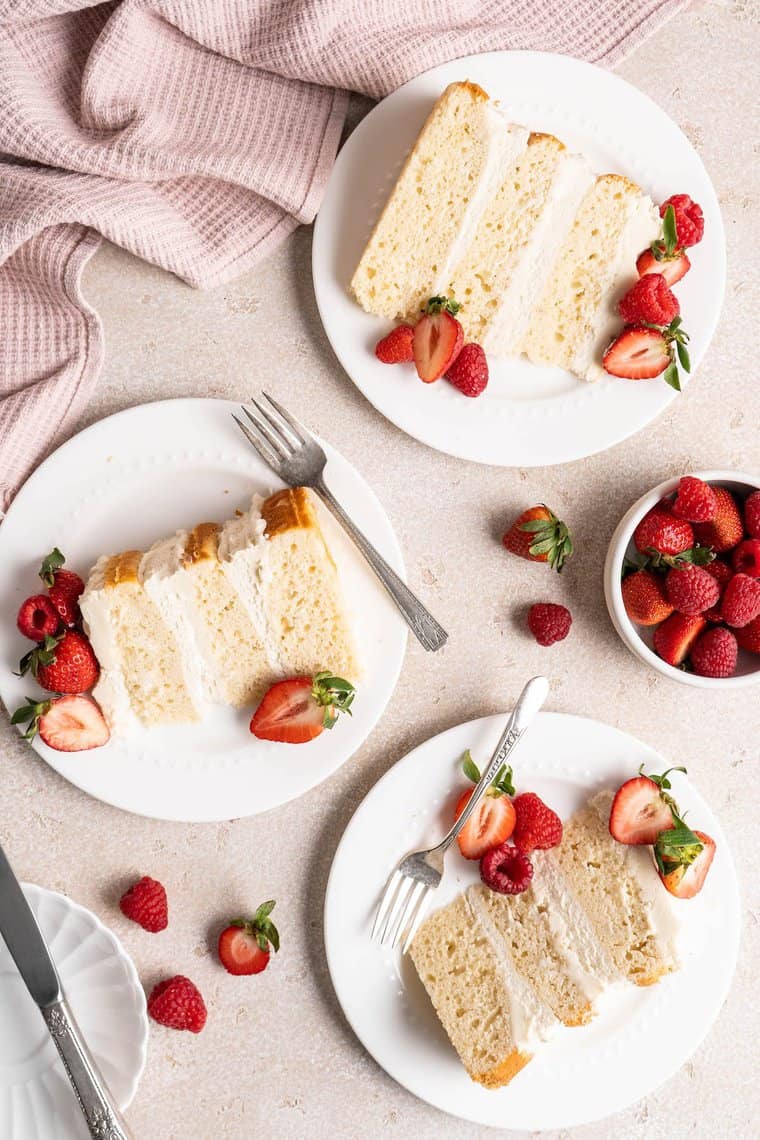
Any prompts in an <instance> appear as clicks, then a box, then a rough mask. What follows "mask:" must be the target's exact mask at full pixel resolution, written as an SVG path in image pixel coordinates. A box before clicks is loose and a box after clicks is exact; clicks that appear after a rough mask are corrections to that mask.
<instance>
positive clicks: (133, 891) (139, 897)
mask: <svg viewBox="0 0 760 1140" xmlns="http://www.w3.org/2000/svg"><path fill="white" fill-rule="evenodd" d="M119 906H120V907H121V912H122V914H125V915H126V916H127V918H131V919H132V921H133V922H136V923H137V924H138V925H139V926H141V927H142V928H143V930H148V931H150V933H151V934H158V932H159V930H166V928H167V926H168V925H169V908H168V903H167V901H166V891H165V890H164V888H163V886H162V885H161V883H159V882H158V880H157V879H151V878H149V877H148V876H147V875H146V876H145V877H144V878H142V879H140V880H139V881H138V882H136V883H135V884H134V886H132V887H130V888H129V890H128V891H127V893H126V894H125V895H123V896H122V898H121V901H120V902H119Z"/></svg>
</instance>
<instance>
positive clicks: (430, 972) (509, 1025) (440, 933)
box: [410, 895, 559, 1088]
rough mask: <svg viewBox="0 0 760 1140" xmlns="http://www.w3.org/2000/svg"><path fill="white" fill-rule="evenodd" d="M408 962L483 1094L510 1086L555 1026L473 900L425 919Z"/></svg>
mask: <svg viewBox="0 0 760 1140" xmlns="http://www.w3.org/2000/svg"><path fill="white" fill-rule="evenodd" d="M410 955H411V958H412V961H413V963H414V966H415V968H416V970H417V973H418V974H419V976H420V979H421V981H422V983H423V985H424V986H425V988H426V990H427V992H428V994H429V995H430V999H431V1001H432V1003H433V1006H434V1008H435V1011H436V1013H437V1014H438V1017H439V1019H440V1021H441V1023H442V1025H443V1027H444V1029H445V1030H446V1032H447V1034H448V1036H449V1039H450V1040H451V1043H452V1045H453V1046H454V1048H455V1049H456V1051H457V1053H458V1054H459V1057H460V1060H461V1061H462V1064H463V1065H464V1067H465V1069H466V1070H467V1072H468V1073H469V1075H470V1076H471V1077H472V1079H473V1080H474V1081H478V1082H479V1084H482V1085H485V1086H486V1087H487V1088H498V1087H500V1086H501V1085H505V1084H508V1083H509V1081H511V1080H512V1078H513V1077H514V1076H515V1075H516V1074H517V1073H519V1071H520V1070H521V1069H522V1068H523V1067H524V1066H525V1065H527V1063H528V1062H529V1061H530V1060H531V1058H532V1056H533V1054H534V1052H535V1050H536V1048H537V1046H538V1044H539V1043H540V1042H541V1041H542V1040H543V1039H545V1037H546V1036H548V1035H549V1034H550V1033H551V1032H552V1030H553V1029H554V1028H555V1027H556V1026H557V1025H558V1024H559V1022H558V1021H557V1019H556V1018H555V1017H554V1015H553V1014H552V1012H551V1010H550V1009H549V1008H548V1007H547V1006H546V1005H545V1004H544V1003H543V1002H542V1001H541V999H540V998H539V997H538V995H537V994H536V992H535V990H534V989H533V987H532V986H531V985H530V983H529V982H528V981H526V979H525V978H524V977H523V975H522V974H521V973H520V972H519V971H518V969H517V968H516V967H515V964H514V962H513V960H512V957H511V954H510V952H509V950H508V948H507V946H506V944H505V943H504V942H503V940H502V939H501V938H500V937H499V935H498V932H497V931H496V930H495V928H494V927H493V924H492V923H491V921H490V919H489V914H488V911H487V909H486V908H485V907H482V906H481V905H480V903H479V901H478V898H477V896H475V897H471V896H469V895H459V896H458V897H457V898H456V899H455V900H454V901H453V902H452V903H450V904H449V906H447V907H443V908H442V909H441V910H438V911H436V912H435V914H433V915H431V917H430V918H428V919H427V920H426V921H425V922H424V923H423V924H422V926H421V927H420V929H419V930H418V932H417V934H416V936H415V938H414V941H413V943H412V946H411V949H410Z"/></svg>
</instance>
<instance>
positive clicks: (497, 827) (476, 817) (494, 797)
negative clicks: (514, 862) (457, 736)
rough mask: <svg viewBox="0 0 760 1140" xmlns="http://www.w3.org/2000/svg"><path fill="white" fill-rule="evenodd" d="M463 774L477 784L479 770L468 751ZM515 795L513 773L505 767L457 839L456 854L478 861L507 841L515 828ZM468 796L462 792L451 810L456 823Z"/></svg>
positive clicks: (463, 765)
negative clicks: (459, 852)
mask: <svg viewBox="0 0 760 1140" xmlns="http://www.w3.org/2000/svg"><path fill="white" fill-rule="evenodd" d="M462 771H463V772H464V774H465V776H466V777H467V779H468V780H472V782H473V784H477V783H478V781H479V780H480V772H479V771H478V766H477V764H476V763H475V762H474V760H473V759H472V756H471V755H470V752H469V749H468V750H467V752H465V754H464V756H463V757H462ZM514 794H515V789H514V787H513V785H512V769H511V768H508V767H507V766H506V764H505V765H504V766H503V767H502V768H500V769H499V771H498V772H497V774H496V779H495V780H494V781H493V783H492V784H491V787H490V788H489V789H488V791H487V792H486V794H485V795H484V796H483V798H482V800H481V801H480V803H479V804H478V806H477V807H476V808H475V810H474V811H473V813H472V815H471V816H470V818H469V819H468V820H467V822H466V823H465V825H464V827H463V828H462V830H461V831H460V832H459V835H458V836H457V843H458V844H459V850H460V851H461V852H462V854H463V855H464V857H465V859H480V858H482V856H483V855H485V853H486V852H487V851H490V850H491V849H492V848H493V847H499V846H500V844H502V843H505V842H506V841H507V839H509V837H510V835H511V834H512V832H513V830H514V826H515V809H514V807H513V806H512V800H511V798H510V797H511V796H513V795H514ZM471 796H472V789H471V788H468V789H467V790H466V791H464V792H462V794H461V796H460V797H459V799H458V800H457V805H456V808H455V810H454V819H455V820H456V819H459V817H460V815H461V814H462V812H463V811H464V809H465V808H466V807H467V804H468V803H469V802H470V797H471Z"/></svg>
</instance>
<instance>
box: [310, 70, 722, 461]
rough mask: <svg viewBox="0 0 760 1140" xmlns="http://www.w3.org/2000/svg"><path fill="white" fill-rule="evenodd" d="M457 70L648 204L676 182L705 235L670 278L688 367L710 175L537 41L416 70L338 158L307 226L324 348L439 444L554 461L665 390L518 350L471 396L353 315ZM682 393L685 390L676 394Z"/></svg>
mask: <svg viewBox="0 0 760 1140" xmlns="http://www.w3.org/2000/svg"><path fill="white" fill-rule="evenodd" d="M460 79H471V80H473V81H475V82H476V83H479V84H481V85H482V86H483V87H484V88H485V90H486V91H488V93H489V95H491V96H492V97H493V98H495V99H499V100H501V103H502V106H503V107H504V108H505V109H506V111H507V113H508V115H509V117H510V119H512V120H513V121H514V122H517V123H524V124H525V125H526V126H528V127H530V128H531V129H532V130H534V131H548V132H550V133H552V134H555V135H557V136H558V137H559V138H560V139H562V141H563V142H564V143H566V144H567V146H569V147H570V148H571V149H573V150H579V151H582V152H583V153H584V154H586V155H587V156H588V157H589V159H590V160H591V162H592V163H593V165H594V167H595V168H596V169H597V170H598V171H599V172H600V173H602V172H607V171H610V172H616V173H620V174H625V175H627V176H628V177H630V178H632V179H633V180H634V181H635V182H637V183H638V184H639V185H640V186H641V187H643V188H644V189H645V190H646V191H647V192H648V193H649V194H651V195H652V197H653V198H654V200H655V201H656V202H661V201H663V200H664V199H665V198H667V197H668V196H669V195H670V194H675V193H682V192H684V193H689V194H691V196H692V197H693V198H694V199H695V200H696V201H698V202H699V203H700V204H701V206H702V208H703V210H704V215H705V237H704V240H703V241H702V242H701V243H700V245H698V246H695V247H694V249H693V250H689V257H690V259H691V262H692V269H691V272H690V273H689V274H688V275H687V276H686V277H685V278H684V279H683V281H681V282H680V283H679V285H678V287H677V290H676V291H677V293H678V297H679V300H680V302H681V310H682V312H683V316H684V324H685V326H686V328H687V329H688V330H689V332H690V333H691V344H690V351H691V359H692V366H693V369H696V367H697V366H698V364H699V362H700V360H701V359H702V357H703V356H704V354H705V352H706V350H707V346H708V345H709V343H710V340H711V338H712V335H713V332H714V331H715V326H716V324H717V322H718V317H719V315H720V309H721V305H722V302H723V291H724V288H725V277H726V253H725V237H724V233H723V223H722V221H721V216H720V210H719V207H718V201H717V198H716V195H715V191H714V189H713V186H712V183H711V181H710V178H709V176H708V174H707V172H706V170H705V168H704V166H703V165H702V160H701V159H700V157H699V155H698V154H697V152H696V151H695V150H694V148H693V146H692V145H691V143H690V142H689V140H688V139H687V138H686V136H685V135H684V134H683V133H682V131H681V130H679V128H678V127H677V126H676V124H675V123H674V122H673V120H672V119H670V118H669V117H668V115H666V114H665V112H664V111H663V110H661V108H660V107H658V106H657V105H656V103H654V102H653V101H652V100H651V99H650V98H649V97H648V96H647V95H644V94H643V93H642V92H641V91H638V90H637V89H636V88H635V87H632V86H631V85H630V84H629V83H626V82H625V80H623V79H620V78H619V77H618V76H617V75H613V74H611V73H610V72H608V71H604V70H603V69H602V68H601V67H595V66H594V65H593V64H590V63H583V62H582V61H580V60H577V59H572V58H570V57H569V56H561V55H551V54H549V53H543V52H519V51H517V52H490V53H486V54H484V55H475V56H468V57H466V58H465V59H458V60H454V61H453V62H451V63H446V64H444V65H443V66H441V67H435V68H433V69H432V70H431V71H427V72H425V73H424V74H423V75H418V76H417V77H416V78H415V79H412V80H411V81H410V82H409V83H406V84H404V86H403V87H400V88H399V89H398V90H397V91H394V92H393V94H392V95H389V96H388V98H386V99H384V100H383V101H382V102H381V103H379V104H378V105H377V106H376V107H375V108H374V109H373V110H372V111H370V113H369V114H368V115H367V117H366V118H365V119H364V120H363V121H362V122H361V123H360V124H359V126H358V127H357V128H356V130H355V131H354V133H353V134H352V135H351V137H350V138H349V140H348V142H347V143H346V145H345V146H344V147H343V149H342V151H341V152H340V154H339V155H338V159H337V162H336V163H335V167H334V169H333V172H332V175H331V177H330V182H329V184H328V187H327V192H326V194H325V198H324V201H323V203H322V207H321V209H320V211H319V215H318V217H317V223H316V228H315V231H314V247H313V256H312V270H313V275H314V289H315V292H316V296H317V304H318V306H319V312H320V315H321V317H322V323H323V324H324V326H325V331H326V333H327V336H328V338H329V340H330V343H331V344H332V347H333V349H334V351H335V353H336V355H337V357H338V359H339V360H340V362H341V364H342V365H343V367H344V368H345V370H346V372H347V373H348V375H349V376H350V377H351V379H352V380H353V381H354V383H355V384H356V385H357V387H358V388H360V389H361V391H362V392H363V393H364V395H365V396H366V397H367V399H368V400H369V401H370V402H371V403H372V404H374V406H375V407H376V408H377V409H378V411H380V412H382V413H383V415H384V416H387V418H388V419H389V420H391V422H392V423H394V424H396V426H397V427H400V428H401V429H402V430H403V431H405V432H407V433H408V434H409V435H411V436H414V438H415V439H418V440H421V442H422V443H427V444H429V446H430V447H434V448H436V449H437V450H439V451H445V452H448V453H449V454H450V455H456V456H460V457H461V458H463V459H471V460H474V461H476V462H479V463H491V464H495V465H497V466H501V467H542V466H545V465H547V464H550V463H568V462H570V461H572V460H575V459H581V458H583V457H584V456H586V455H593V454H594V453H595V452H597V451H603V450H604V449H605V448H608V447H612V446H613V445H614V444H616V443H619V442H620V441H621V440H623V439H627V438H628V436H630V435H633V434H634V433H635V432H637V431H640V430H641V429H642V428H643V427H646V425H647V424H649V423H651V422H652V420H654V419H655V418H656V417H657V416H658V415H659V414H660V413H661V412H662V411H664V409H665V408H666V407H667V406H668V405H669V404H670V402H671V401H672V400H673V399H674V398H675V395H676V394H675V393H674V392H673V390H672V389H671V388H669V387H668V386H667V384H665V382H664V381H663V380H660V379H658V380H653V381H650V382H649V383H645V382H641V383H631V382H629V381H626V380H617V379H615V378H614V377H605V378H604V379H602V380H598V381H597V382H596V383H594V384H587V383H585V382H583V381H580V380H577V379H576V378H575V377H574V376H571V375H570V373H568V372H565V371H563V370H562V369H559V368H541V367H538V366H536V365H533V364H530V363H528V361H526V360H511V361H506V360H492V361H490V362H489V363H490V371H491V381H490V383H489V386H488V388H487V390H486V392H485V393H484V395H483V396H480V397H478V398H477V399H475V400H472V399H467V397H465V396H462V395H460V393H459V392H457V391H456V389H455V388H453V387H452V385H450V384H448V383H447V382H445V381H441V382H440V383H438V384H422V383H420V381H419V380H418V379H417V377H416V374H415V372H414V369H413V367H412V365H399V366H397V367H395V368H390V367H388V366H387V365H385V364H380V362H379V361H378V360H376V358H375V356H374V353H373V348H374V346H375V344H376V342H377V341H378V340H379V338H380V337H381V336H383V335H384V334H385V333H386V332H387V331H388V323H387V321H385V320H383V319H382V318H378V317H373V316H370V315H369V314H368V313H365V312H363V311H362V310H361V309H360V308H359V306H358V305H357V304H356V302H355V301H354V300H352V298H351V297H350V296H349V295H348V291H347V290H348V284H349V282H350V280H351V277H352V275H353V272H354V269H355V268H356V266H357V264H358V262H359V258H360V257H361V254H362V250H363V249H364V246H365V244H366V242H367V239H368V238H369V235H370V233H371V231H372V227H373V226H374V224H375V222H376V220H377V218H378V216H379V214H380V211H381V209H382V207H383V205H384V203H385V201H386V198H387V196H388V194H389V193H390V190H391V188H392V186H393V183H394V182H395V180H396V178H397V177H398V174H399V172H400V170H401V166H402V164H403V161H404V159H405V157H406V155H407V153H408V152H409V150H410V149H411V147H412V145H413V143H414V140H415V139H416V137H417V134H418V133H419V130H420V127H421V126H422V124H423V122H424V120H425V117H426V116H427V114H428V112H429V111H430V108H431V107H432V106H433V103H434V102H435V100H436V98H437V97H438V96H439V95H440V94H441V92H442V91H443V89H444V87H445V86H446V85H447V84H448V83H451V82H453V81H455V80H460ZM682 398H687V397H685V396H684V397H682Z"/></svg>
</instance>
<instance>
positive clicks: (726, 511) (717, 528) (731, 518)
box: [694, 487, 744, 554]
mask: <svg viewBox="0 0 760 1140" xmlns="http://www.w3.org/2000/svg"><path fill="white" fill-rule="evenodd" d="M713 491H714V492H715V499H716V504H717V506H716V510H715V517H714V518H713V519H711V521H710V522H700V523H695V525H694V534H695V535H696V537H697V539H698V540H699V542H701V543H702V545H703V546H711V547H712V549H713V550H714V551H715V553H716V554H724V553H725V552H726V551H727V550H732V549H733V547H734V546H736V545H737V544H738V543H740V542H741V540H742V539H743V538H744V523H743V522H742V516H741V513H740V511H739V507H738V505H737V502H736V499H735V498H734V497H733V495H732V494H731V492H730V491H727V490H726V488H725V487H713Z"/></svg>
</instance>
